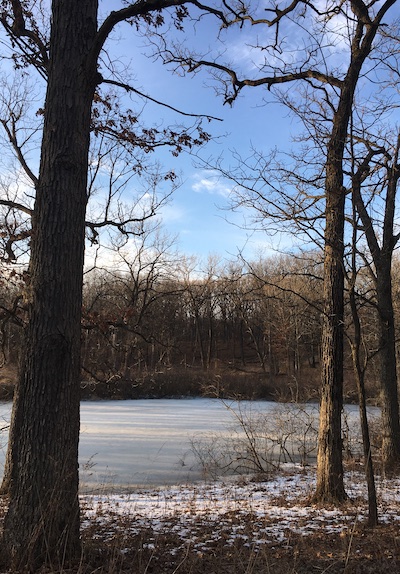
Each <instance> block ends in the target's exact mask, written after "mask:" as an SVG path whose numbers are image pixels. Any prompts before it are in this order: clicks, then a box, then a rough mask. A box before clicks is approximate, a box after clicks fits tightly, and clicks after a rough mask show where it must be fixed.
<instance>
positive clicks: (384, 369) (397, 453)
mask: <svg viewBox="0 0 400 574" xmlns="http://www.w3.org/2000/svg"><path fill="white" fill-rule="evenodd" d="M378 267H379V269H378ZM376 277H377V285H376V299H377V310H378V329H379V358H380V377H381V397H382V399H381V408H382V462H383V467H384V469H385V471H386V472H393V471H396V470H398V467H399V462H400V423H399V399H398V391H397V367H396V334H395V322H394V311H393V295H392V280H391V258H390V262H388V263H387V264H386V265H378V266H377V267H376Z"/></svg>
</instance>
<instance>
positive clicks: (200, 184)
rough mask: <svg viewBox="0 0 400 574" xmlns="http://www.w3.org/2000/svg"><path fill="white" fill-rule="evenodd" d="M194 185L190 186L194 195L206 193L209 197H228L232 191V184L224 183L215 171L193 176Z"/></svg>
mask: <svg viewBox="0 0 400 574" xmlns="http://www.w3.org/2000/svg"><path fill="white" fill-rule="evenodd" d="M193 179H194V180H195V183H194V184H193V185H192V189H193V191H195V192H196V193H208V194H210V195H220V196H222V197H229V195H230V193H231V191H232V184H228V182H226V181H224V180H223V179H222V178H221V176H220V175H219V174H218V172H216V171H212V170H208V171H207V170H205V171H203V172H200V173H196V174H194V176H193Z"/></svg>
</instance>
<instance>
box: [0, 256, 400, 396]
mask: <svg viewBox="0 0 400 574" xmlns="http://www.w3.org/2000/svg"><path fill="white" fill-rule="evenodd" d="M152 259H153V260H152ZM123 263H124V265H123V267H121V265H118V266H117V270H112V267H111V268H109V269H107V270H100V269H96V270H92V271H91V272H90V273H88V274H87V276H86V281H85V287H84V305H83V318H82V396H83V397H84V398H89V397H100V398H106V397H110V398H112V397H114V398H139V397H149V396H150V397H157V396H187V395H189V396H190V395H192V396H193V395H194V396H198V395H210V394H211V395H213V394H218V395H220V396H233V395H235V396H242V397H247V398H268V399H277V400H318V397H319V388H320V370H319V367H320V341H321V315H322V299H323V294H322V256H321V254H320V253H318V252H311V253H309V254H308V255H307V256H305V255H304V254H303V255H302V256H301V257H300V256H297V257H293V256H288V255H280V256H274V257H269V258H264V259H260V260H259V261H258V262H257V263H252V264H248V263H245V262H239V261H236V262H233V261H231V262H225V263H223V262H222V261H221V260H217V258H213V257H210V258H209V260H208V262H207V263H206V264H205V265H203V269H202V270H201V269H199V267H200V266H199V262H196V261H194V260H190V259H186V260H185V259H177V260H176V261H175V262H171V261H169V262H168V263H167V262H166V259H165V258H161V257H156V256H155V255H154V251H152V250H149V251H147V250H146V256H144V253H143V252H142V253H141V258H140V261H139V260H138V258H137V257H136V258H135V259H134V260H133V261H129V260H128V259H126V258H124V261H123ZM396 270H397V271H396ZM398 273H399V270H398V266H397V264H395V265H394V284H395V285H397V284H398V283H399V279H400V278H399V277H398ZM12 283H13V284H14V288H13V289H10V284H12ZM24 289H26V286H25V285H24V282H23V280H21V278H18V280H17V281H14V282H12V281H11V282H10V281H8V283H7V287H6V285H5V284H3V288H2V302H1V305H2V331H1V332H2V352H3V363H4V365H5V366H6V367H9V366H11V367H15V366H16V364H17V362H18V353H19V349H20V347H21V344H22V340H21V336H22V329H21V327H22V326H23V324H24V321H25V311H24V298H23V291H24ZM395 303H397V296H396V297H395ZM358 307H359V313H360V318H361V321H362V325H363V347H364V359H365V360H366V361H367V362H368V368H367V377H366V382H367V387H368V396H369V399H370V401H374V402H376V401H377V399H378V393H379V391H378V389H379V384H378V383H377V378H378V376H379V375H377V368H378V365H377V349H378V346H379V343H378V341H379V333H378V331H377V317H376V309H375V300H374V294H373V289H372V285H371V284H370V281H369V279H368V274H367V273H365V274H363V273H361V274H360V279H359V290H358ZM347 311H348V312H347V315H346V333H347V335H348V337H351V336H352V329H353V327H352V325H353V323H352V318H351V316H350V311H349V310H347ZM396 314H398V309H396ZM345 399H346V400H347V401H353V400H354V401H356V400H357V392H356V387H355V384H354V380H353V365H352V360H351V349H350V347H349V346H348V345H346V352H345Z"/></svg>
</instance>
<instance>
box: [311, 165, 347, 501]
mask: <svg viewBox="0 0 400 574" xmlns="http://www.w3.org/2000/svg"><path fill="white" fill-rule="evenodd" d="M327 184H328V176H327ZM336 190H337V191H336V193H335V194H333V193H330V194H329V195H328V196H327V205H326V228H325V257H324V319H323V330H322V349H321V350H322V365H321V367H322V372H321V376H322V385H321V404H320V422H319V435H318V453H317V488H316V493H315V499H316V500H318V501H321V502H341V501H343V500H344V499H345V498H346V493H345V490H344V485H343V464H342V432H341V416H342V408H343V305H344V303H343V288H344V275H343V229H344V201H345V194H344V190H343V189H342V186H341V185H340V182H339V185H338V186H337V187H336Z"/></svg>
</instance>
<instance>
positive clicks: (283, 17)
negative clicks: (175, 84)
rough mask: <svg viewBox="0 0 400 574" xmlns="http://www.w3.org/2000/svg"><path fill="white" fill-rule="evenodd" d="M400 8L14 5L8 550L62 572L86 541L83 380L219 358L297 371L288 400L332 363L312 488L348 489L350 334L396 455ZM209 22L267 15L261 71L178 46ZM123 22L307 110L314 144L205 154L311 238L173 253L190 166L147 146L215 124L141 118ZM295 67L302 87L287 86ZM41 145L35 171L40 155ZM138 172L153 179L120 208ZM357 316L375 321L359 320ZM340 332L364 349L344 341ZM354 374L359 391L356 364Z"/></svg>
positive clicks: (222, 28) (195, 141)
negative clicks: (279, 150)
mask: <svg viewBox="0 0 400 574" xmlns="http://www.w3.org/2000/svg"><path fill="white" fill-rule="evenodd" d="M395 4H396V1H395V0H387V1H385V2H383V3H376V2H372V3H371V4H368V5H367V4H365V3H364V2H363V1H362V0H361V1H360V0H357V1H356V0H349V1H348V2H347V1H346V2H342V3H339V4H338V5H336V3H333V4H331V3H327V5H326V6H325V7H323V8H317V6H316V5H313V4H310V3H309V2H303V1H302V0H296V1H295V2H292V3H291V4H288V5H287V6H286V7H284V8H283V9H282V8H278V7H276V6H275V5H271V6H269V7H268V8H266V9H265V11H266V12H267V14H268V18H266V17H265V13H264V12H263V11H260V8H259V7H257V6H254V7H253V6H251V5H249V6H246V5H244V4H243V3H241V2H238V3H234V4H232V5H229V4H227V3H225V2H223V3H222V4H221V6H219V5H216V6H214V5H210V6H206V5H203V4H201V3H198V2H197V1H190V2H189V1H186V0H182V1H178V2H177V1H168V0H167V1H164V0H157V1H154V2H153V1H149V0H143V1H142V2H136V3H129V2H122V3H121V6H119V8H118V9H116V10H115V11H113V12H110V13H109V14H108V15H106V16H104V14H103V13H101V16H99V3H98V2H97V1H96V0H90V2H86V3H85V5H81V3H79V2H78V1H76V0H74V1H73V0H70V1H62V2H53V4H52V6H51V8H49V9H47V8H45V7H42V6H40V7H39V6H37V5H36V3H35V2H30V1H29V0H26V1H23V2H22V1H19V0H15V1H7V0H4V2H3V3H2V14H1V18H0V21H1V24H2V27H3V32H4V34H5V39H6V46H7V48H6V49H5V54H4V67H5V72H6V70H7V66H8V65H9V64H10V62H7V60H8V59H9V60H10V61H11V63H12V69H13V73H14V74H15V78H16V80H15V84H14V85H11V83H9V88H8V89H4V90H3V93H2V110H1V112H2V119H1V124H2V126H3V129H4V132H3V133H4V138H5V141H6V142H7V144H8V145H9V146H10V149H11V152H12V154H13V156H14V158H15V159H16V160H17V161H18V163H19V172H18V173H19V175H18V176H17V177H15V178H13V177H12V176H11V175H10V176H9V177H8V182H7V181H6V179H7V178H5V182H4V194H2V197H1V199H0V205H1V206H2V209H3V216H2V226H1V227H2V233H1V241H2V260H3V263H4V271H3V285H2V289H3V293H2V307H1V308H2V341H3V356H4V358H5V359H7V360H9V357H10V354H11V351H10V350H9V349H10V345H9V341H10V338H11V337H12V338H13V340H14V342H17V344H18V347H19V349H18V351H17V352H15V350H13V351H12V354H13V355H14V357H13V360H14V361H16V360H17V356H18V360H19V376H18V383H17V386H16V391H15V397H14V407H13V416H12V422H11V435H10V436H11V438H10V442H9V450H8V454H7V468H6V470H5V475H4V479H3V486H2V490H3V492H5V493H7V495H8V496H9V506H8V511H7V515H6V517H5V520H4V532H3V538H2V546H3V552H4V554H5V555H6V556H7V560H8V564H9V565H10V566H11V567H12V568H14V569H36V568H39V567H40V566H42V565H44V564H52V565H57V567H58V566H61V565H62V566H64V564H68V563H71V564H72V563H74V562H76V560H77V559H78V558H79V555H80V535H79V524H80V518H79V503H78V487H79V477H78V442H79V399H80V383H81V380H82V377H83V378H84V379H85V380H88V381H91V380H93V381H111V380H112V379H113V378H116V379H118V378H119V379H127V380H130V381H132V380H136V379H137V377H139V376H140V374H141V373H143V372H145V371H146V372H150V373H151V372H156V371H157V370H158V369H170V368H172V367H173V368H175V369H176V368H177V366H180V368H181V369H184V370H185V369H189V368H193V367H196V368H199V369H201V370H203V371H205V372H209V371H212V370H217V367H218V365H219V366H220V370H219V372H217V377H216V378H215V381H214V382H215V383H216V385H215V386H216V387H217V392H222V391H223V387H224V381H223V375H224V372H225V370H227V369H231V370H232V369H239V370H240V369H241V370H244V371H246V370H247V372H252V371H253V372H254V371H259V372H260V373H261V374H262V375H265V380H266V383H267V384H269V385H271V384H272V382H273V380H275V381H276V379H277V378H278V377H279V376H284V377H285V385H286V388H289V389H290V392H291V394H292V398H293V399H295V398H298V395H299V387H300V384H301V381H302V376H303V374H302V372H304V371H307V377H308V378H309V376H310V373H313V371H315V370H316V367H317V365H318V366H319V369H318V370H319V373H320V384H319V385H318V386H319V396H320V429H319V442H318V444H319V447H318V459H317V485H316V492H315V494H314V498H315V501H318V502H323V503H327V502H328V503H331V502H334V503H341V502H343V501H344V500H345V499H346V492H345V489H344V482H343V464H342V430H341V412H342V407H343V381H344V374H345V367H346V369H347V365H349V364H350V360H349V358H348V357H346V354H345V349H347V350H349V349H351V350H353V355H351V353H349V357H351V356H352V357H353V359H354V360H356V361H358V360H359V359H360V358H361V359H362V360H365V362H366V363H368V369H369V370H368V371H367V373H368V375H367V379H366V380H369V381H370V384H371V385H376V383H377V381H378V382H379V384H380V386H381V398H380V404H381V406H382V413H383V417H382V421H383V427H384V432H383V436H384V439H383V450H382V452H383V459H384V460H383V463H384V467H385V469H386V471H387V472H396V470H397V467H398V462H399V455H400V451H399V448H400V423H399V407H398V396H397V372H396V345H395V340H396V322H395V305H396V301H395V298H394V296H393V289H392V282H391V278H392V274H394V270H393V257H394V249H395V247H396V244H397V241H398V231H397V222H396V202H395V200H396V191H397V184H398V179H399V175H398V174H399V165H398V143H396V142H398V134H397V132H396V129H394V130H393V129H392V127H391V123H392V122H391V118H390V119H389V120H387V117H390V116H391V114H393V113H394V111H393V110H394V109H395V106H393V107H391V106H390V105H389V103H387V102H390V101H391V98H394V97H395V96H397V95H398V94H397V83H398V62H397V52H398V30H397V27H396V23H395V22H394V21H393V22H392V21H391V20H389V19H390V18H391V17H392V16H391V9H392V8H393V7H394V6H395ZM103 8H104V7H103V6H102V9H103ZM253 9H254V13H253V12H252V10H253ZM191 11H192V12H191ZM203 18H204V19H205V20H207V19H209V21H211V22H212V25H213V26H216V29H217V35H218V40H219V41H222V43H223V42H224V39H223V38H224V36H223V35H224V33H225V32H226V33H227V34H229V33H230V31H231V30H234V31H235V33H236V34H240V31H241V30H242V29H244V30H246V29H247V27H250V28H255V29H256V28H258V27H262V29H263V30H264V31H265V33H266V38H267V39H266V41H265V44H259V43H258V41H257V44H256V45H254V46H252V50H254V51H261V52H262V53H264V54H265V55H264V57H263V59H262V61H261V62H260V63H259V64H258V68H257V70H256V76H257V77H252V78H249V77H247V76H246V75H243V74H244V72H245V71H246V70H243V69H240V65H239V69H235V66H234V64H232V65H231V62H226V61H224V59H225V52H224V50H222V51H220V52H218V51H217V52H216V53H213V52H211V54H210V51H209V49H208V47H204V54H200V53H196V52H195V51H194V50H193V49H192V48H191V47H190V46H187V45H186V43H185V41H183V42H181V43H179V42H177V41H176V34H178V35H179V33H181V32H184V31H185V29H186V27H190V26H192V25H193V24H194V23H196V22H197V21H198V20H202V19H203ZM387 22H389V23H390V25H388V23H387ZM122 23H128V24H129V25H130V26H131V27H132V33H133V32H134V31H136V33H138V35H139V36H140V35H141V37H144V38H145V39H146V42H147V43H148V45H150V46H151V48H152V50H153V57H154V58H159V59H161V60H162V61H163V62H164V63H165V64H166V65H167V66H170V67H171V66H172V67H173V69H174V70H175V71H176V70H180V71H181V73H189V74H191V73H194V72H196V73H203V72H204V73H206V70H208V71H210V70H211V74H212V79H213V81H214V82H215V85H216V86H217V93H218V94H220V95H222V102H223V103H227V104H230V105H232V106H233V110H232V113H234V106H235V102H236V100H237V98H238V97H239V95H241V94H242V93H244V91H245V88H249V87H257V88H259V89H262V88H263V87H264V88H267V90H266V95H265V98H266V101H267V102H268V98H269V94H271V93H273V94H274V97H276V98H277V99H278V100H279V101H280V103H281V104H282V105H284V106H286V107H287V108H288V109H289V110H290V112H291V113H293V114H294V115H295V116H297V117H298V118H300V120H301V122H302V125H303V128H304V134H303V135H302V136H301V137H300V139H301V140H302V141H303V143H304V147H303V151H302V152H300V153H298V154H297V156H295V160H294V163H293V161H291V160H289V163H286V164H285V163H283V164H279V162H278V161H275V157H276V155H277V154H274V155H272V156H265V155H264V154H262V153H261V154H259V152H257V151H256V150H253V153H252V154H251V158H252V159H251V160H250V162H246V161H245V162H243V161H240V158H239V165H238V167H237V168H236V169H235V168H230V167H229V168H227V167H226V166H225V165H224V163H223V161H222V160H215V161H214V160H209V162H211V163H208V167H210V166H211V167H213V169H214V170H215V169H216V170H218V171H219V173H220V174H221V176H222V177H225V178H226V179H228V180H229V181H230V182H231V200H232V205H233V207H238V206H243V205H246V206H247V207H249V208H250V210H251V211H252V213H253V220H252V222H253V224H254V223H255V222H261V227H262V228H263V229H264V230H267V229H268V227H269V226H272V228H273V227H274V226H276V227H280V226H281V225H282V226H283V227H282V229H283V230H284V231H285V232H286V233H291V232H293V231H295V232H296V233H298V234H299V235H300V236H301V237H304V239H305V240H307V242H308V244H307V245H308V248H307V249H303V253H301V251H299V253H296V254H295V258H293V259H292V258H290V257H289V255H287V256H286V257H281V258H276V259H275V260H273V259H260V260H259V261H257V262H247V261H245V260H243V258H240V257H239V260H238V262H232V264H229V265H227V266H221V265H220V264H218V263H217V262H216V261H215V260H213V259H212V258H210V259H209V261H208V264H207V267H206V269H205V270H204V271H203V272H201V271H199V269H198V266H197V265H196V264H193V262H192V261H191V260H190V257H189V255H187V254H185V256H179V257H177V256H174V257H172V251H173V250H172V247H171V244H170V243H169V240H168V238H167V237H162V235H160V234H159V233H158V232H157V225H154V226H153V227H152V223H151V222H152V221H153V220H154V216H155V215H156V213H157V211H158V209H159V208H160V206H161V205H163V203H164V202H165V201H166V199H167V198H168V197H169V196H170V194H171V193H172V192H173V190H174V189H175V188H176V186H177V185H178V182H177V175H176V173H175V171H174V169H173V168H171V169H170V166H168V165H167V166H165V169H164V168H160V166H159V164H158V163H157V162H151V161H149V160H148V156H149V154H152V153H153V152H154V151H155V150H157V149H158V148H160V147H168V148H169V149H170V150H171V152H172V156H173V157H177V156H179V154H180V153H182V152H183V151H184V150H188V151H190V152H192V151H193V150H194V148H197V147H199V146H202V145H203V144H206V143H207V142H208V141H210V138H211V135H210V134H209V133H208V131H206V130H205V129H204V127H203V123H202V122H203V120H207V121H208V122H210V121H211V120H212V118H213V117H214V116H207V117H204V116H196V115H195V114H185V113H183V115H186V116H190V118H191V120H192V123H191V124H190V123H189V124H187V125H180V126H176V125H175V126H172V127H169V126H167V127H164V126H162V127H160V126H159V125H157V124H156V125H152V126H150V127H148V126H146V125H144V123H142V120H141V118H140V113H136V112H135V111H134V110H132V109H131V107H129V106H128V105H127V104H126V101H125V100H124V99H123V98H122V97H121V96H120V94H123V95H125V96H126V95H127V94H131V93H135V94H137V93H141V92H139V91H138V90H137V89H136V87H135V85H134V81H133V80H132V76H133V74H134V68H132V69H130V68H129V66H127V67H126V68H124V69H123V70H121V67H119V65H118V63H117V61H116V60H115V65H114V62H113V56H112V54H111V52H109V51H108V50H109V46H108V40H109V39H110V37H111V36H112V33H113V32H114V31H115V30H116V29H117V28H118V26H119V25H120V24H122ZM293 25H294V26H295V27H296V33H295V34H294V35H293V44H294V45H292V46H291V47H290V54H292V56H290V57H289V56H288V58H287V59H286V56H285V54H286V53H288V54H289V50H288V46H287V33H288V30H290V29H291V27H292V26H293ZM189 39H190V38H189ZM222 45H223V44H222ZM336 50H337V51H338V52H340V55H341V56H340V57H341V61H340V62H339V61H338V60H337V58H336V57H335V56H336ZM278 54H279V56H278V57H277V55H278ZM6 62H7V63H6ZM110 62H111V63H110ZM131 65H132V63H131ZM30 73H32V74H35V78H39V81H40V82H41V90H42V92H43V93H45V94H46V95H45V99H44V101H42V102H41V105H40V106H38V105H36V112H35V113H34V114H32V111H30V112H29V111H28V109H29V105H28V104H29V103H30V102H27V101H26V99H27V98H28V97H29V96H28V94H29V93H30V90H29V86H28V83H27V76H29V74H30ZM18 78H20V79H21V83H19V82H17V79H18ZM377 78H378V81H377ZM31 81H34V80H31ZM187 81H188V82H189V81H190V80H189V78H187ZM288 84H290V85H292V84H293V85H294V86H295V89H296V92H295V93H291V92H289V91H285V89H283V88H284V87H285V86H286V85H288ZM282 87H283V88H282ZM289 89H290V88H289ZM383 92H384V95H383V96H382V93H383ZM363 93H365V94H367V96H366V97H363ZM141 95H142V96H143V94H141ZM144 97H145V98H146V97H147V98H150V100H152V101H153V102H154V101H155V98H154V97H152V96H151V95H150V96H144ZM37 98H38V99H40V98H39V96H37ZM156 101H157V102H158V103H160V106H161V107H162V106H163V105H164V104H163V102H159V98H158V96H156ZM367 101H368V102H369V101H375V103H376V102H380V105H379V106H373V105H371V106H370V107H369V105H368V104H366V103H365V102H367ZM129 105H130V104H129ZM168 107H169V109H170V110H171V109H172V110H173V111H174V112H176V113H177V114H179V113H182V112H180V110H178V109H176V108H174V107H172V106H168ZM216 115H217V114H216ZM214 120H215V117H214ZM24 122H25V123H24ZM371 126H373V127H374V129H372V127H371ZM35 145H36V146H37V148H36V149H38V148H39V146H40V161H39V162H38V170H37V171H38V174H37V175H36V174H35V169H34V168H33V167H31V165H30V163H31V158H30V157H29V156H30V153H31V150H32V149H33V148H34V147H35ZM266 158H267V159H266ZM302 158H303V160H302ZM271 159H272V161H271ZM286 159H287V158H286ZM292 159H293V158H292ZM304 159H305V161H304ZM253 160H255V161H254V163H252V161H253ZM33 164H34V162H33ZM282 174H284V177H282ZM133 181H134V182H135V185H136V186H137V185H138V182H139V184H140V185H141V186H142V188H141V190H139V188H138V187H136V190H135V191H136V195H135V198H134V199H131V203H130V204H127V202H126V197H125V195H124V194H125V192H126V189H127V187H128V184H131V183H132V182H133ZM19 185H21V187H22V189H23V190H24V191H23V192H22V193H21V192H20V191H19V189H18V186H19ZM99 187H100V188H101V189H102V190H103V192H102V196H101V200H100V201H99V202H98V203H97V204H96V199H95V198H96V194H97V192H98V188H99ZM105 229H108V236H105V235H104V230H105ZM97 245H98V246H99V253H101V252H100V249H101V248H106V249H107V250H108V251H109V252H112V260H111V261H110V260H109V261H108V264H107V262H101V256H100V255H99V253H98V252H97V251H96V253H95V256H94V259H93V261H92V265H90V264H87V263H86V264H85V247H86V248H87V251H86V252H88V251H89V250H88V247H89V246H91V247H93V246H97ZM18 259H19V267H16V262H17V260H18ZM346 304H348V305H349V306H350V308H351V309H350V311H349V310H348V309H347V308H346ZM360 325H362V326H363V328H364V329H365V326H367V329H366V330H363V331H362V334H361V335H360V330H359V327H360ZM21 327H23V331H24V334H23V336H22V335H21V334H20V331H19V329H20V328H21ZM346 333H347V335H348V337H349V341H352V342H353V343H354V342H355V341H356V343H357V341H358V343H357V344H356V346H354V344H353V346H351V345H350V347H345V344H344V336H345V334H346ZM361 337H362V341H363V345H362V347H363V348H362V350H361V345H360V344H359V341H360V338H361ZM355 348H357V353H358V354H357V355H355V354H354V349H355ZM360 353H361V355H360ZM15 355H17V356H15ZM378 361H380V363H379V365H380V367H379V369H378V368H377V366H376V365H377V364H378ZM360 372H361V371H360V369H358V370H356V371H355V373H356V377H357V373H358V374H360ZM378 372H379V374H378V375H377V373H378ZM219 377H220V378H219ZM360 381H361V386H360V384H359V385H358V388H359V389H361V390H360V396H362V393H363V382H364V377H362V378H361V379H359V380H358V383H360ZM274 388H275V389H276V384H275V387H274ZM314 389H315V385H314V384H313V385H312V390H313V391H314ZM313 398H315V396H313Z"/></svg>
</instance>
